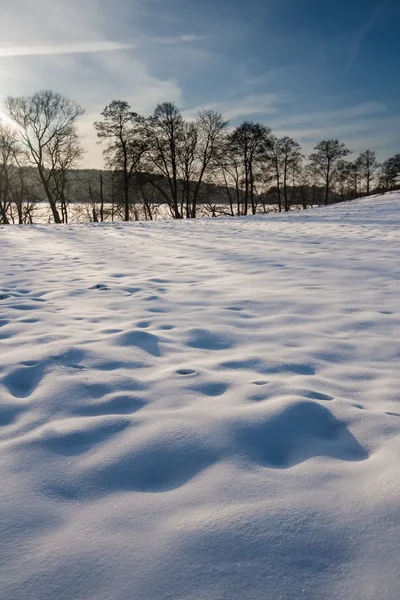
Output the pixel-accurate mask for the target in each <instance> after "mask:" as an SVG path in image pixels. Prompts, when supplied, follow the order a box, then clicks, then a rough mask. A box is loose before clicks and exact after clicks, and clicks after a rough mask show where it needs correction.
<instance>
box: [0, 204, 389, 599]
mask: <svg viewBox="0 0 400 600" xmlns="http://www.w3.org/2000/svg"><path fill="white" fill-rule="evenodd" d="M399 227H400V195H395V194H393V195H388V196H385V197H383V198H382V197H380V198H374V199H372V200H362V201H357V202H354V203H349V204H344V205H338V206H333V207H330V208H328V209H320V210H314V211H307V212H302V213H298V214H290V215H287V216H284V215H281V216H276V217H256V218H248V219H240V220H239V219H238V220H230V219H218V220H199V221H193V222H158V223H154V224H144V223H143V224H137V223H136V224H130V225H123V224H118V225H104V226H99V225H92V226H90V225H88V226H63V227H54V226H36V227H26V228H17V227H15V228H6V227H2V228H0V352H1V354H0V481H1V487H0V550H1V552H0V579H1V584H0V590H1V592H0V597H1V598H2V599H3V598H4V599H5V600H39V599H40V600H83V599H85V600H150V599H151V600H156V599H157V600H167V599H168V600H170V599H177V600H205V599H212V600H216V599H224V600H231V599H236V598H240V599H245V600H263V599H268V600H269V599H271V600H278V599H283V600H298V599H301V598H307V599H308V600H310V599H313V600H314V599H315V600H325V599H327V600H328V599H329V600H347V599H351V600H375V599H379V600H397V599H398V597H399V568H398V567H399V540H400V525H399V524H400V509H399V506H400V502H399V498H400V493H399V492H400V470H399V464H400V460H399V459H400V444H399V437H400V436H399V431H400V419H399V417H400V401H399V400H400V395H399V359H400V341H399V340H400V281H399V279H400V259H399V256H400V234H399Z"/></svg>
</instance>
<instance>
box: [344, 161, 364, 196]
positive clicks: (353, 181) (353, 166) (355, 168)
mask: <svg viewBox="0 0 400 600" xmlns="http://www.w3.org/2000/svg"><path fill="white" fill-rule="evenodd" d="M347 171H348V180H349V188H350V190H349V191H350V195H351V196H352V197H353V198H358V196H359V195H360V192H361V181H362V172H361V161H360V159H359V158H358V159H356V160H354V161H351V162H349V163H348V165H347Z"/></svg>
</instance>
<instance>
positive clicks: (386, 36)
mask: <svg viewBox="0 0 400 600" xmlns="http://www.w3.org/2000/svg"><path fill="white" fill-rule="evenodd" d="M0 1H1V4H2V5H3V4H4V6H2V7H1V8H2V19H1V21H0V94H2V96H5V95H7V94H12V95H13V94H29V93H32V92H33V91H35V90H37V89H43V88H52V89H55V90H57V91H60V92H61V93H64V94H67V95H69V96H70V97H72V98H74V99H76V100H77V101H79V102H81V103H82V104H83V105H84V106H85V108H86V110H87V112H86V115H85V117H84V118H83V119H82V123H81V128H82V131H83V132H84V135H85V145H86V147H87V148H88V153H87V155H86V159H85V160H86V164H87V165H88V166H101V149H100V148H99V147H98V146H97V145H96V144H95V135H94V132H93V129H92V122H93V120H94V119H95V118H98V113H99V112H100V111H101V110H102V108H103V107H104V105H105V104H106V103H108V102H110V101H111V100H113V99H126V100H128V101H130V102H131V104H132V107H133V108H134V109H135V110H137V111H139V112H145V113H148V112H150V111H151V110H152V109H153V108H154V106H155V105H156V104H157V103H158V102H161V101H164V100H171V101H174V102H176V103H177V104H178V105H179V106H180V107H181V108H182V110H183V111H184V112H185V114H187V115H188V116H191V115H193V114H195V112H196V110H197V109H198V108H202V107H213V108H217V109H220V110H222V111H223V112H224V113H225V114H226V115H227V117H229V118H230V119H231V122H232V124H236V123H238V122H240V120H243V119H245V118H246V119H253V120H260V121H262V122H264V123H266V124H267V125H270V126H271V127H272V129H273V130H274V132H276V133H277V134H278V135H284V134H285V135H286V134H287V135H291V136H293V137H294V138H295V139H297V140H298V141H299V142H300V143H302V145H303V146H304V149H305V151H306V152H309V151H310V150H311V149H312V147H313V145H315V143H316V142H317V141H319V140H321V139H323V138H326V137H339V138H341V139H343V140H344V141H346V142H347V143H348V144H349V146H350V147H351V148H352V149H353V150H354V151H360V150H364V149H365V148H367V147H371V148H374V149H377V150H378V152H379V155H380V157H381V158H385V157H387V156H388V155H391V154H393V153H395V152H398V151H400V79H399V77H398V57H399V56H400V41H399V35H398V32H399V30H400V2H399V0H351V1H349V0H346V1H345V0H336V2H333V1H332V2H327V1H324V0H320V1H317V0H264V1H262V0H247V1H244V0H243V1H242V0H113V1H112V2H111V1H110V0H107V1H106V0H85V1H83V0H68V1H67V0H64V1H62V0H35V2H32V1H31V0H13V2H9V3H5V2H4V0H0Z"/></svg>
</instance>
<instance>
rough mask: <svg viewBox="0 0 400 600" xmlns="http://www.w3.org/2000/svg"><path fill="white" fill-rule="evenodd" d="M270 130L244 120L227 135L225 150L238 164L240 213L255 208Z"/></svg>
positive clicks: (246, 212) (254, 210) (244, 213)
mask: <svg viewBox="0 0 400 600" xmlns="http://www.w3.org/2000/svg"><path fill="white" fill-rule="evenodd" d="M270 135H271V130H270V128H269V127H265V126H264V125H262V124H260V123H253V122H250V121H245V122H244V123H242V124H241V125H239V126H238V127H236V129H234V130H233V131H232V132H231V133H230V134H228V136H227V140H226V148H225V151H226V152H227V153H228V154H229V155H230V156H231V157H232V159H233V160H234V162H235V163H236V165H237V166H239V168H240V170H241V173H242V177H241V187H242V189H243V209H242V214H243V215H247V214H248V207H249V205H250V206H251V211H252V214H253V215H254V214H256V210H257V202H256V198H257V190H256V184H257V182H258V181H259V180H260V178H261V170H262V165H263V163H264V162H265V160H266V153H267V149H268V147H269V145H270V143H271V140H270Z"/></svg>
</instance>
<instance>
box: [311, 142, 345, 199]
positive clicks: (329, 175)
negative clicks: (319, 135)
mask: <svg viewBox="0 0 400 600" xmlns="http://www.w3.org/2000/svg"><path fill="white" fill-rule="evenodd" d="M314 150H316V152H314V153H313V154H311V155H310V163H311V165H312V167H313V169H314V170H315V172H316V174H317V175H318V176H319V177H320V178H321V179H322V181H323V183H324V186H325V198H324V201H325V206H327V205H328V200H329V192H330V189H331V187H332V184H333V182H334V180H335V175H336V167H337V163H338V161H339V160H340V159H341V158H344V157H345V156H348V155H349V154H350V150H349V149H348V148H347V147H346V145H345V144H343V143H342V142H340V141H339V140H323V141H322V142H319V144H317V145H316V146H315V148H314Z"/></svg>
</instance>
